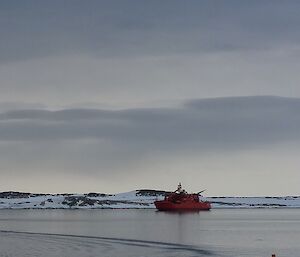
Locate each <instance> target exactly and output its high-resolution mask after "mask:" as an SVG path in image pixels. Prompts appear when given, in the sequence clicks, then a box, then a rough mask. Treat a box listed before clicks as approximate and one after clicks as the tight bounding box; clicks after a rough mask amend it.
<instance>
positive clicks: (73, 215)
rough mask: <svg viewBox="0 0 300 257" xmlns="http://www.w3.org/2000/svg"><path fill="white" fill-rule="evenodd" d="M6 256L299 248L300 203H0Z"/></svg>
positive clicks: (110, 256)
mask: <svg viewBox="0 0 300 257" xmlns="http://www.w3.org/2000/svg"><path fill="white" fill-rule="evenodd" d="M0 230H1V232H0V256H7V257H8V256H11V257H21V256H22V257H25V256H26V257H27V256H28V257H29V256H30V257H33V256H45V257H48V256H49V257H50V256H51V257H52V256H57V257H64V256H66V257H71V256H74V257H77V256H78V257H79V256H81V257H86V256H101V257H102V256H103V257H118V256H122V257H137V256H139V257H142V256H144V257H146V256H149V257H150V256H157V257H167V256H170V257H171V256H172V257H173V256H174V257H177V256H186V257H191V256H224V257H229V256H230V257H235V256H249V257H270V256H271V253H273V252H274V253H276V256H277V257H281V256H282V257H295V256H300V209H253V210H212V211H209V212H199V213H181V214H180V213H164V212H156V211H155V210H1V211H0Z"/></svg>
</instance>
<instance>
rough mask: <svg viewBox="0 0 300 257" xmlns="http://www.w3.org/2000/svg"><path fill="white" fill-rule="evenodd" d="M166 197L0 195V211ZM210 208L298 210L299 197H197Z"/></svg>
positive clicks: (131, 203) (144, 203)
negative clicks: (209, 204) (208, 202)
mask: <svg viewBox="0 0 300 257" xmlns="http://www.w3.org/2000/svg"><path fill="white" fill-rule="evenodd" d="M166 193H168V192H165V191H158V190H147V189H143V190H135V191H131V192H127V193H119V194H114V195H109V194H100V193H88V194H31V193H22V192H2V193H0V209H153V208H155V206H154V204H153V202H154V201H155V200H161V199H163V198H164V195H165V194H166ZM201 199H202V200H204V201H205V200H206V201H210V202H211V203H212V208H300V196H285V197H201Z"/></svg>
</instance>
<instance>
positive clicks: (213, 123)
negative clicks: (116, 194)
mask: <svg viewBox="0 0 300 257" xmlns="http://www.w3.org/2000/svg"><path fill="white" fill-rule="evenodd" d="M299 110H300V99H297V98H282V97H271V96H260V97H255V96H253V97H229V98H214V99H200V100H190V101H187V102H185V103H183V104H182V105H181V106H178V107H176V108H175V107H173V108H136V109H125V110H99V109H66V110H60V111H48V110H39V109H35V110H14V111H6V112H3V113H1V114H0V153H1V156H2V157H1V158H0V159H2V160H1V163H2V170H3V169H8V168H10V169H12V168H13V169H16V171H15V172H16V174H17V175H18V176H20V177H22V176H28V174H30V175H31V176H35V175H37V174H38V175H43V176H45V177H47V176H49V171H50V173H51V174H56V175H55V176H59V175H63V174H64V176H66V175H68V174H69V176H82V177H86V178H93V177H94V178H98V179H104V180H107V181H113V180H114V179H124V182H125V181H126V182H125V183H130V181H134V183H137V184H138V183H141V184H143V182H142V181H143V178H145V177H147V176H148V175H149V174H147V173H148V170H149V169H151V167H152V168H153V171H152V172H151V174H152V175H153V176H154V177H159V174H160V172H161V169H163V167H166V166H165V165H166V163H165V162H166V160H170V159H171V160H172V161H171V162H174V163H176V159H178V160H184V161H187V160H188V162H190V164H194V165H196V166H197V165H199V164H200V163H201V156H206V157H207V158H211V157H212V156H214V155H221V156H222V155H223V157H224V155H225V156H226V155H228V154H229V155H234V154H237V155H238V154H241V153H243V152H255V151H259V150H260V149H263V148H265V149H270V151H271V152H272V151H273V150H272V148H273V146H274V145H275V146H276V145H285V144H290V143H292V144H294V145H298V146H299V143H300V142H299V141H300V132H299V131H300V115H299ZM13 153H14V154H13ZM282 155H283V156H284V155H285V153H284V152H283V153H282ZM14 159H15V160H16V163H14ZM197 159H198V160H197ZM221 159H222V158H221ZM273 162H274V163H277V162H278V160H275V159H274V160H273ZM160 165H162V166H160ZM169 166H173V164H169ZM229 167H230V165H228V167H227V166H226V165H225V164H224V167H222V169H225V170H227V169H228V168H229ZM244 168H245V167H243V166H241V167H240V169H244ZM155 169H157V171H155ZM184 172H185V173H186V174H187V175H188V174H189V171H188V170H185V171H184ZM194 172H195V171H191V173H192V174H193V176H194V175H196V176H200V177H201V175H200V174H197V173H196V174H194ZM226 172H229V173H228V174H230V175H233V173H235V172H241V173H243V172H242V171H238V170H234V171H226ZM226 172H225V173H226ZM180 173H181V171H180V169H175V170H174V171H171V173H170V174H172V175H171V176H173V178H174V179H175V181H177V180H176V179H177V177H181V176H182V174H181V175H180ZM206 173H207V174H206V175H205V176H212V177H214V176H216V174H214V173H213V172H212V171H210V170H207V171H206ZM223 175H224V174H223ZM212 177H211V178H210V179H212ZM161 182H162V181H161ZM161 182H160V183H159V185H160V184H161Z"/></svg>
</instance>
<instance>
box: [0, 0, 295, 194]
mask: <svg viewBox="0 0 300 257" xmlns="http://www.w3.org/2000/svg"><path fill="white" fill-rule="evenodd" d="M299 27H300V2H298V1H275V0H272V1H271V0H270V1H263V0H259V1H255V0H251V1H239V0H237V1H233V0H232V1H230V0H229V1H228V0H227V1H213V0H208V1H199V0H195V1H193V0H189V1H181V0H151V1H146V0H145V1H143V0H130V1H129V0H119V1H98V0H97V1H92V0H91V1H76V0H72V1H71V0H69V1H64V0H59V1H56V0H52V1H39V0H36V1H31V0H28V1H11V0H7V1H6V0H3V1H1V2H0V35H1V37H0V176H1V180H0V191H5V190H19V191H32V192H51V193H52V192H90V191H96V192H110V193H113V192H121V191H129V190H133V189H137V188H153V189H166V190H171V189H173V188H175V187H176V185H177V183H178V182H179V181H181V182H182V183H183V185H184V186H185V187H186V189H187V190H189V191H200V190H202V189H205V188H206V189H207V193H206V194H207V195H292V194H297V195H299V194H300V190H299V183H300V162H299V154H300V83H299V82H300V73H299V71H300V30H299Z"/></svg>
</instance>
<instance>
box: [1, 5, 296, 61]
mask: <svg viewBox="0 0 300 257" xmlns="http://www.w3.org/2000/svg"><path fill="white" fill-rule="evenodd" d="M298 8H299V3H297V2H294V1H293V2H292V1H290V2H284V3H283V2H282V1H272V3H270V2H269V1H246V2H245V1H243V2H242V3H241V2H240V1H189V2H188V3H186V2H182V1H151V2H148V1H124V0H122V1H113V2H111V1H89V3H88V4H87V3H85V2H84V1H51V2H43V3H41V2H39V1H26V2H24V3H18V4H15V3H12V2H11V1H1V4H0V24H1V26H0V28H1V29H0V32H1V43H0V60H1V62H2V63H3V62H7V61H14V60H23V59H28V58H37V57H44V56H49V55H50V56H52V55H66V54H74V53H90V54H92V55H93V56H98V57H112V56H134V55H161V54H166V53H169V54H174V53H176V54H179V53H191V52H192V53H193V52H199V51H216V50H222V51H228V50H229V51H231V50H236V49H245V48H246V49H249V48H251V49H253V48H255V49H256V48H266V47H270V46H272V45H274V44H275V45H276V44H277V43H280V44H282V43H287V44H292V45H293V44H299V39H300V34H299V30H298V27H299V23H300V18H299V15H298V13H297V11H296V10H297V9H298Z"/></svg>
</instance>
